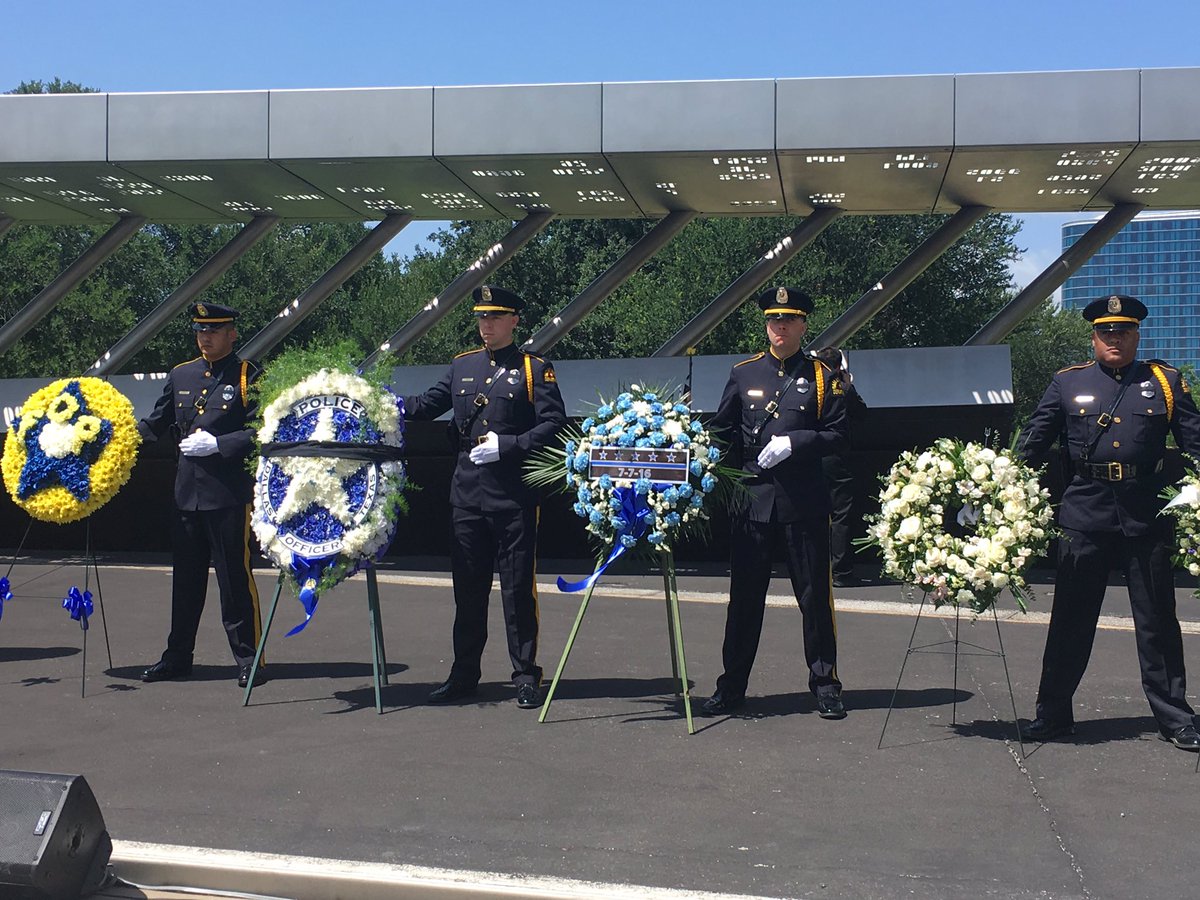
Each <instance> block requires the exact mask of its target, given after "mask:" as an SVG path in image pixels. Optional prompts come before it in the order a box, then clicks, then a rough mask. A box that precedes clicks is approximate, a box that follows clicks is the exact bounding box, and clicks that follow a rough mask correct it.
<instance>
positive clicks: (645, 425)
mask: <svg viewBox="0 0 1200 900" xmlns="http://www.w3.org/2000/svg"><path fill="white" fill-rule="evenodd" d="M637 423H638V425H639V426H641V427H642V428H649V427H650V420H649V419H647V418H646V417H645V416H638V417H637Z"/></svg>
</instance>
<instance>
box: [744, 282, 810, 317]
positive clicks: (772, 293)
mask: <svg viewBox="0 0 1200 900" xmlns="http://www.w3.org/2000/svg"><path fill="white" fill-rule="evenodd" d="M754 299H755V302H757V303H758V305H759V307H760V308H761V309H762V311H763V315H765V316H766V317H767V318H768V319H770V318H774V317H776V316H805V317H807V316H808V314H809V313H810V312H812V311H813V306H814V304H813V299H812V297H810V296H808V294H806V293H804V291H798V290H796V289H795V288H790V287H773V288H768V289H767V290H765V291H763V292H762V293H761V294H759V295H758V296H757V297H755V298H754Z"/></svg>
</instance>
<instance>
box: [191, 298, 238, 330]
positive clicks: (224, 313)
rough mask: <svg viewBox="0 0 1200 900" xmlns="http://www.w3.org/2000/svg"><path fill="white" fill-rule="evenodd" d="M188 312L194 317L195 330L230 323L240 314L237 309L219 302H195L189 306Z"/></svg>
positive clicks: (193, 327)
mask: <svg viewBox="0 0 1200 900" xmlns="http://www.w3.org/2000/svg"><path fill="white" fill-rule="evenodd" d="M188 312H189V313H190V314H191V317H192V330H193V331H208V330H209V329H210V328H219V327H220V326H222V325H228V324H229V323H231V322H232V321H233V320H234V319H236V318H237V316H238V312H237V310H236V309H233V308H232V307H229V306H221V305H220V304H219V303H193V304H192V305H191V306H189V307H188Z"/></svg>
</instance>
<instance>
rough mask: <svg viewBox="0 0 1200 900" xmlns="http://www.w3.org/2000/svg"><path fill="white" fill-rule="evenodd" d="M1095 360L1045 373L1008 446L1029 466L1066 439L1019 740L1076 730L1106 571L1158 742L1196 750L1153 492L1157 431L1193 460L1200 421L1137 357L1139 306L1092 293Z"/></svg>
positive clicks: (1167, 374) (1170, 383)
mask: <svg viewBox="0 0 1200 900" xmlns="http://www.w3.org/2000/svg"><path fill="white" fill-rule="evenodd" d="M1083 317H1084V318H1085V319H1087V320H1088V321H1089V322H1091V323H1092V349H1093V351H1094V353H1095V357H1096V358H1095V359H1094V360H1093V361H1092V362H1088V363H1085V364H1083V365H1079V366H1071V367H1069V368H1066V369H1062V370H1061V371H1059V372H1058V373H1056V374H1055V376H1054V378H1053V380H1052V381H1051V382H1050V387H1049V388H1048V389H1047V390H1046V393H1045V396H1043V397H1042V401H1041V403H1040V404H1038V407H1037V409H1036V410H1035V411H1034V413H1033V416H1032V417H1031V418H1030V420H1029V423H1028V424H1027V425H1026V426H1025V428H1024V430H1023V431H1022V432H1021V436H1020V438H1019V440H1018V444H1017V448H1018V450H1019V452H1020V453H1021V454H1022V455H1023V456H1024V457H1025V458H1026V459H1028V460H1031V461H1035V462H1036V461H1038V460H1039V459H1040V458H1041V457H1042V456H1043V454H1045V453H1046V451H1048V450H1049V449H1050V446H1051V445H1052V444H1053V443H1054V442H1055V441H1056V440H1059V441H1060V442H1061V441H1062V440H1065V441H1066V444H1067V447H1066V448H1065V450H1066V452H1065V453H1064V454H1063V456H1064V458H1065V459H1066V460H1067V465H1068V466H1069V468H1070V471H1068V472H1067V473H1066V476H1065V477H1066V478H1067V479H1068V483H1067V487H1066V491H1065V493H1064V494H1063V499H1062V505H1061V507H1060V508H1059V525H1060V527H1061V529H1062V537H1061V538H1060V540H1059V554H1058V572H1057V574H1056V576H1055V579H1054V606H1053V609H1052V611H1051V613H1050V629H1049V633H1048V634H1047V635H1046V649H1045V653H1044V654H1043V656H1042V678H1041V683H1040V684H1039V685H1038V695H1037V718H1036V719H1034V720H1033V721H1032V722H1031V723H1029V724H1028V725H1027V727H1026V729H1025V732H1026V734H1027V735H1028V736H1029V737H1030V738H1032V739H1034V740H1041V741H1046V740H1052V739H1054V738H1058V737H1062V736H1064V735H1068V734H1073V733H1074V731H1075V719H1074V712H1073V710H1072V698H1073V697H1074V695H1075V690H1076V688H1078V687H1079V682H1080V680H1081V679H1082V678H1083V673H1084V670H1085V669H1086V668H1087V664H1088V658H1089V656H1090V655H1091V652H1092V641H1093V639H1094V638H1095V635H1096V620H1097V617H1098V616H1099V614H1100V604H1101V602H1102V600H1103V599H1104V590H1105V587H1106V585H1107V583H1108V574H1109V570H1110V569H1111V568H1113V567H1114V566H1116V567H1118V568H1120V569H1121V571H1122V572H1123V573H1124V575H1125V580H1126V582H1127V584H1128V589H1129V602H1130V606H1131V607H1132V610H1133V622H1134V633H1135V635H1136V637H1137V648H1138V661H1139V663H1140V664H1141V669H1142V688H1143V690H1144V691H1145V692H1146V699H1147V700H1149V701H1150V709H1151V711H1152V712H1153V713H1154V718H1155V719H1156V720H1157V722H1158V727H1159V731H1160V734H1161V736H1162V739H1163V740H1165V741H1170V742H1171V743H1173V744H1174V745H1175V746H1176V747H1179V748H1181V749H1183V750H1200V735H1198V734H1197V733H1196V728H1195V721H1194V718H1193V713H1192V708H1191V707H1190V706H1189V705H1188V702H1187V699H1186V697H1185V688H1186V684H1185V674H1184V664H1183V639H1182V637H1181V635H1180V630H1179V620H1178V618H1177V617H1176V615H1175V583H1174V578H1173V576H1172V573H1171V559H1170V557H1171V549H1172V530H1171V525H1170V522H1169V520H1168V519H1167V518H1166V517H1160V516H1159V515H1158V513H1159V512H1160V510H1161V509H1162V501H1160V500H1159V498H1158V495H1159V492H1160V491H1161V490H1162V488H1163V485H1164V479H1163V477H1162V475H1161V474H1160V471H1161V469H1162V459H1163V450H1164V447H1165V445H1166V438H1167V433H1168V432H1170V433H1171V434H1173V435H1174V436H1175V440H1176V442H1177V443H1178V444H1179V447H1180V449H1181V450H1183V452H1185V453H1189V454H1192V455H1193V456H1194V455H1196V454H1198V453H1200V414H1197V412H1196V404H1195V402H1194V401H1193V400H1192V395H1191V393H1190V391H1189V390H1188V385H1187V382H1186V381H1184V380H1183V378H1182V377H1180V374H1179V372H1178V371H1177V370H1176V369H1174V368H1172V367H1171V366H1169V365H1167V364H1166V363H1164V362H1162V361H1161V360H1157V359H1151V360H1147V361H1145V362H1143V361H1141V360H1139V359H1137V347H1138V341H1139V339H1140V334H1139V324H1140V323H1141V321H1142V320H1143V319H1145V318H1146V307H1145V305H1144V304H1142V303H1141V302H1140V301H1139V300H1137V299H1135V298H1133V297H1127V296H1123V295H1115V296H1111V297H1102V298H1100V299H1099V300H1095V301H1093V302H1092V303H1089V304H1088V305H1087V306H1086V307H1084V309H1083Z"/></svg>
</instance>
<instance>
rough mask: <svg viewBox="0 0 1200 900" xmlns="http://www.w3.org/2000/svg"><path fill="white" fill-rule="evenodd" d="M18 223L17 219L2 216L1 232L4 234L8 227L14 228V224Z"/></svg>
mask: <svg viewBox="0 0 1200 900" xmlns="http://www.w3.org/2000/svg"><path fill="white" fill-rule="evenodd" d="M16 223H17V220H16V219H13V218H10V217H8V216H0V234H4V232H6V231H8V229H10V228H12V227H13V225H15V224H16Z"/></svg>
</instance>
